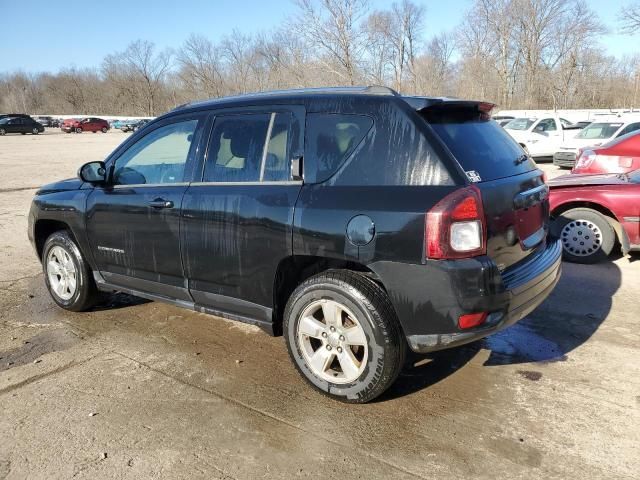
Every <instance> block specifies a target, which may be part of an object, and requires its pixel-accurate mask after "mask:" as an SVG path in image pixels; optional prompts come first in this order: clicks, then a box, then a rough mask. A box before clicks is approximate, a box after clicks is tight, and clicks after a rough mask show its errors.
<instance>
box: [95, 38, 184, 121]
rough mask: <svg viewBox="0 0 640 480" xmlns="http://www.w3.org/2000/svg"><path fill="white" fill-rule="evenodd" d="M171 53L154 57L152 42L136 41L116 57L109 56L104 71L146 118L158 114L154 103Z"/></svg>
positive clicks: (169, 61)
mask: <svg viewBox="0 0 640 480" xmlns="http://www.w3.org/2000/svg"><path fill="white" fill-rule="evenodd" d="M171 59H172V56H171V53H170V52H169V51H167V50H165V51H163V52H159V53H157V54H156V53H155V45H154V44H153V43H152V42H148V41H144V40H137V41H135V42H133V43H131V44H130V45H129V46H128V47H127V49H126V50H125V51H124V52H122V53H119V54H114V55H108V56H107V57H106V58H105V60H104V63H103V68H104V70H105V73H106V75H107V76H108V77H110V78H111V79H112V80H113V81H114V82H116V83H117V84H118V85H119V86H120V88H121V89H122V91H123V92H126V93H127V94H128V95H129V96H130V97H132V98H131V100H133V101H135V102H137V103H138V104H139V105H140V106H142V107H143V108H144V111H145V113H146V114H147V115H155V114H157V113H158V111H157V107H156V103H157V101H158V97H159V95H160V94H161V92H162V85H163V81H164V79H165V76H166V74H167V73H168V71H169V68H170V67H171Z"/></svg>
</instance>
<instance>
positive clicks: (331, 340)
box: [327, 332, 340, 348]
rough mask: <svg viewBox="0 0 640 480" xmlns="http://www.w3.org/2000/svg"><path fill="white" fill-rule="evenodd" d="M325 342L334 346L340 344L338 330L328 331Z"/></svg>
mask: <svg viewBox="0 0 640 480" xmlns="http://www.w3.org/2000/svg"><path fill="white" fill-rule="evenodd" d="M327 343H328V344H329V345H331V346H332V347H334V348H335V347H338V346H340V334H339V333H338V332H333V333H330V334H329V335H328V336H327Z"/></svg>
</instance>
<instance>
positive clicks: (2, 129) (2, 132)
mask: <svg viewBox="0 0 640 480" xmlns="http://www.w3.org/2000/svg"><path fill="white" fill-rule="evenodd" d="M6 134H7V131H6V130H5V129H4V128H0V137H1V136H3V135H6Z"/></svg>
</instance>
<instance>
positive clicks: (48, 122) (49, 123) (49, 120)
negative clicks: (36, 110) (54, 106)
mask: <svg viewBox="0 0 640 480" xmlns="http://www.w3.org/2000/svg"><path fill="white" fill-rule="evenodd" d="M36 121H37V122H38V123H41V124H42V126H43V127H55V126H56V125H55V123H56V120H55V119H54V118H53V117H49V116H40V117H36Z"/></svg>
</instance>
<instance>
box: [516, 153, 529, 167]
mask: <svg viewBox="0 0 640 480" xmlns="http://www.w3.org/2000/svg"><path fill="white" fill-rule="evenodd" d="M527 160H529V155H527V154H526V153H523V154H522V155H520V156H519V157H518V158H516V159H515V160H514V161H513V163H515V164H516V165H520V164H521V163H524V162H526V161H527Z"/></svg>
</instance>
